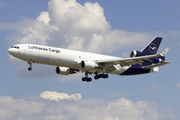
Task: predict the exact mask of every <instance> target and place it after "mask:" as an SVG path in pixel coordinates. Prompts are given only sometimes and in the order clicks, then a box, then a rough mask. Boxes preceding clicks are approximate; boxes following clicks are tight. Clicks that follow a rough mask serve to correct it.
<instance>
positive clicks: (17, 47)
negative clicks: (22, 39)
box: [11, 46, 19, 49]
mask: <svg viewBox="0 0 180 120" xmlns="http://www.w3.org/2000/svg"><path fill="white" fill-rule="evenodd" d="M11 48H16V49H19V46H12V47H11Z"/></svg>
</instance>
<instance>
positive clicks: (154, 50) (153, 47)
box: [149, 43, 157, 53]
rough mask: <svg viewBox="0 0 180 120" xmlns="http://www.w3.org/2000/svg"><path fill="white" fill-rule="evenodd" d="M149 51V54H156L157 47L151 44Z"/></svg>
mask: <svg viewBox="0 0 180 120" xmlns="http://www.w3.org/2000/svg"><path fill="white" fill-rule="evenodd" d="M149 51H150V52H151V53H156V52H157V46H156V44H154V43H151V44H150V45H149Z"/></svg>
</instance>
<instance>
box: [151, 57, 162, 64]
mask: <svg viewBox="0 0 180 120" xmlns="http://www.w3.org/2000/svg"><path fill="white" fill-rule="evenodd" d="M151 60H152V63H154V64H157V63H162V62H163V60H162V59H161V58H159V57H155V58H151Z"/></svg>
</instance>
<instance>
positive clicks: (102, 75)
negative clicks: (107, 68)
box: [82, 74, 109, 82]
mask: <svg viewBox="0 0 180 120" xmlns="http://www.w3.org/2000/svg"><path fill="white" fill-rule="evenodd" d="M85 75H86V77H83V78H82V81H83V82H85V81H86V82H91V81H92V78H91V77H88V75H87V74H85ZM108 77H109V75H108V74H97V75H95V76H94V79H95V80H98V79H99V78H103V79H106V78H108Z"/></svg>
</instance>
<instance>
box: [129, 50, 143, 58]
mask: <svg viewBox="0 0 180 120" xmlns="http://www.w3.org/2000/svg"><path fill="white" fill-rule="evenodd" d="M144 55H145V54H143V53H142V52H140V51H137V50H133V51H131V53H130V57H139V56H144Z"/></svg>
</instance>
